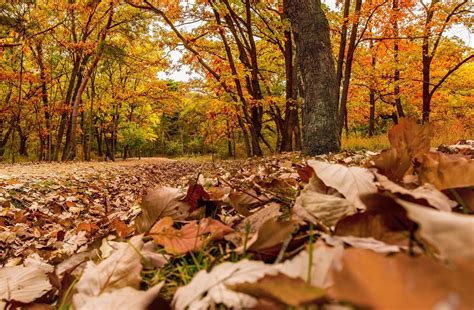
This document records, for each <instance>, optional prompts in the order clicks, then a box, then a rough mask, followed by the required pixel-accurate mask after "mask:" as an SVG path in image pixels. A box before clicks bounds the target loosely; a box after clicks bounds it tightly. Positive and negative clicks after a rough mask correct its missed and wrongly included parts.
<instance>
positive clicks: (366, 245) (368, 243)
mask: <svg viewBox="0 0 474 310" xmlns="http://www.w3.org/2000/svg"><path fill="white" fill-rule="evenodd" d="M322 238H323V240H324V242H326V243H327V244H328V245H331V246H337V245H342V244H348V245H350V246H352V247H354V248H358V249H365V250H371V251H374V252H376V253H396V252H400V247H399V246H396V245H390V244H386V243H384V242H382V241H379V240H375V239H374V238H361V237H354V236H329V235H326V234H324V235H323V236H322Z"/></svg>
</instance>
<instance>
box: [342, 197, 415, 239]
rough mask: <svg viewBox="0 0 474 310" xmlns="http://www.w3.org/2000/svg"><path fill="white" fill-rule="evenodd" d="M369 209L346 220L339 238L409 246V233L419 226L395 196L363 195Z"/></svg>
mask: <svg viewBox="0 0 474 310" xmlns="http://www.w3.org/2000/svg"><path fill="white" fill-rule="evenodd" d="M361 200H362V201H363V202H364V203H365V205H366V206H367V210H366V211H364V212H362V213H356V214H353V215H350V216H347V217H344V218H342V219H341V220H340V221H339V222H338V223H337V224H336V228H335V234H336V235H338V236H355V237H363V238H370V237H372V238H375V239H377V240H380V241H383V242H386V243H388V244H397V245H399V244H406V243H407V241H408V235H407V232H412V231H414V229H415V223H414V222H412V221H411V220H410V219H409V218H408V217H407V212H406V211H405V209H404V208H403V207H401V206H400V205H399V204H398V203H397V202H395V201H394V200H393V198H392V197H390V196H387V195H381V194H369V195H363V196H361Z"/></svg>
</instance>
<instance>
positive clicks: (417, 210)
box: [396, 199, 474, 259]
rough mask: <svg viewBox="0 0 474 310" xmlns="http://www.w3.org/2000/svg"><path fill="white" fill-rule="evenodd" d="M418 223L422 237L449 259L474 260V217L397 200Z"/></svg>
mask: <svg viewBox="0 0 474 310" xmlns="http://www.w3.org/2000/svg"><path fill="white" fill-rule="evenodd" d="M396 202H397V203H398V204H400V205H401V206H402V207H403V208H405V209H406V210H407V212H408V217H409V218H410V219H411V220H413V221H414V222H416V223H418V225H419V226H420V227H419V232H420V235H421V236H422V237H423V239H425V240H426V241H428V242H429V243H430V244H432V245H433V246H435V247H436V248H437V249H438V250H439V251H440V253H441V254H442V255H444V256H445V257H448V258H452V259H454V258H470V259H474V217H473V216H469V215H464V214H458V213H447V212H440V211H437V210H433V209H430V208H426V207H423V206H420V205H417V204H415V203H411V202H408V201H404V200H401V199H396Z"/></svg>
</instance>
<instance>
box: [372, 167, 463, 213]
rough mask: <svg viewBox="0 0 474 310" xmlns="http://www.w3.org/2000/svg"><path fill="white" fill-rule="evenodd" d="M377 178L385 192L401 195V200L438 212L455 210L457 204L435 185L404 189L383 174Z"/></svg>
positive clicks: (378, 183) (377, 175)
mask: <svg viewBox="0 0 474 310" xmlns="http://www.w3.org/2000/svg"><path fill="white" fill-rule="evenodd" d="M375 176H376V178H377V185H379V187H381V188H382V189H383V190H386V191H389V192H391V193H392V194H399V196H401V198H403V199H405V200H409V198H411V200H412V201H413V202H416V203H419V204H424V203H423V202H424V201H425V203H427V205H429V206H431V207H434V208H436V209H438V210H442V211H447V212H451V209H452V208H454V207H455V206H456V205H457V203H456V202H455V201H453V200H451V199H449V197H448V196H446V195H445V194H443V193H442V192H440V191H439V190H437V189H436V188H435V187H434V186H433V185H431V184H429V183H425V184H423V185H422V186H419V187H417V188H415V189H407V188H404V187H402V186H400V185H398V184H396V183H394V182H392V181H390V180H389V179H388V178H387V177H386V176H384V175H381V174H378V173H377V174H375Z"/></svg>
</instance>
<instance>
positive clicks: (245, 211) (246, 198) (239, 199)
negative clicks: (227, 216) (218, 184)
mask: <svg viewBox="0 0 474 310" xmlns="http://www.w3.org/2000/svg"><path fill="white" fill-rule="evenodd" d="M257 196H258V195H257V193H256V192H255V191H254V190H253V189H252V190H247V191H245V192H237V191H233V192H230V193H229V195H228V197H227V199H225V200H224V202H228V203H229V204H230V205H231V207H232V208H234V209H235V210H236V211H237V212H239V213H240V214H242V215H243V216H249V215H250V210H251V209H252V208H254V207H256V206H258V205H261V204H262V203H264V202H266V201H268V199H267V198H265V199H264V200H263V198H262V199H261V198H260V197H257Z"/></svg>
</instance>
